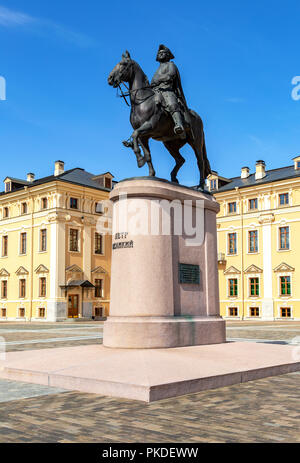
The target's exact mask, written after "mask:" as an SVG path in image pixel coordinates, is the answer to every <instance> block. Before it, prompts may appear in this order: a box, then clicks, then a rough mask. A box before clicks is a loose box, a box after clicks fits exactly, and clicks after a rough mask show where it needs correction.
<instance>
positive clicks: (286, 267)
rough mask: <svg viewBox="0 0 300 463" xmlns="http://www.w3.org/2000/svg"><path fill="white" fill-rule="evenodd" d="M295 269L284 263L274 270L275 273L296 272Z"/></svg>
mask: <svg viewBox="0 0 300 463" xmlns="http://www.w3.org/2000/svg"><path fill="white" fill-rule="evenodd" d="M294 271H295V269H294V267H291V266H290V265H288V264H285V263H284V262H282V264H280V265H278V267H276V268H274V272H294Z"/></svg>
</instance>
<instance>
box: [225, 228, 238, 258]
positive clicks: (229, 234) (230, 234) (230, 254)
mask: <svg viewBox="0 0 300 463" xmlns="http://www.w3.org/2000/svg"><path fill="white" fill-rule="evenodd" d="M233 235H234V236H235V252H230V249H231V248H230V236H233ZM237 254H238V252H237V232H230V233H227V255H228V256H236V255H237Z"/></svg>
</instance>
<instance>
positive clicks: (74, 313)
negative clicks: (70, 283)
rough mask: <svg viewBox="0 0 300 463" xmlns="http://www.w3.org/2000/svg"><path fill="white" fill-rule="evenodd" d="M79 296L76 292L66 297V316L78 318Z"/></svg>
mask: <svg viewBox="0 0 300 463" xmlns="http://www.w3.org/2000/svg"><path fill="white" fill-rule="evenodd" d="M78 315H79V296H78V294H76V295H72V296H69V297H68V318H78Z"/></svg>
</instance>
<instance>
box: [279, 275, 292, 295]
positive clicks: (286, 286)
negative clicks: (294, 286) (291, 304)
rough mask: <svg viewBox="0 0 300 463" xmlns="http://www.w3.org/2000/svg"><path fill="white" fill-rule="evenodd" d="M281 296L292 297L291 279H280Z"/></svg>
mask: <svg viewBox="0 0 300 463" xmlns="http://www.w3.org/2000/svg"><path fill="white" fill-rule="evenodd" d="M280 295H281V296H290V295H291V277H289V276H287V277H280Z"/></svg>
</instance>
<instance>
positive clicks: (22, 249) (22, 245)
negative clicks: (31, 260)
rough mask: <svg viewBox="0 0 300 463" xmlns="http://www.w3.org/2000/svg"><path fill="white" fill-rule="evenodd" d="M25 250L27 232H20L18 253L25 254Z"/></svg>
mask: <svg viewBox="0 0 300 463" xmlns="http://www.w3.org/2000/svg"><path fill="white" fill-rule="evenodd" d="M26 251H27V234H26V233H21V237H20V254H26Z"/></svg>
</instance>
